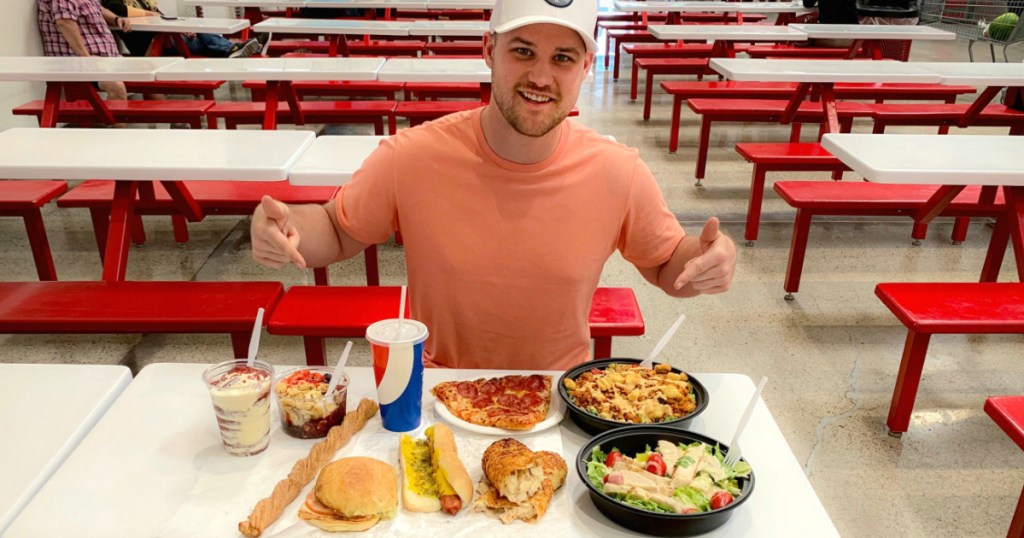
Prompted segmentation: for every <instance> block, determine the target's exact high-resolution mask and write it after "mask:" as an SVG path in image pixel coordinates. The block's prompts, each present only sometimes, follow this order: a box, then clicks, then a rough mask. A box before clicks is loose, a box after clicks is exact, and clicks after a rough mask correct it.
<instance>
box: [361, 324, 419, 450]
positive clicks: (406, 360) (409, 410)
mask: <svg viewBox="0 0 1024 538" xmlns="http://www.w3.org/2000/svg"><path fill="white" fill-rule="evenodd" d="M427 336H429V332H428V331H427V326H426V325H424V324H422V323H420V322H418V321H416V320H413V319H406V320H399V319H385V320H382V321H378V322H377V323H374V324H373V325H370V326H369V327H367V329H366V339H367V340H368V341H369V342H370V352H371V353H372V354H373V377H374V380H375V381H376V382H377V401H378V403H380V417H381V420H382V421H383V422H384V429H386V430H389V431H393V432H407V431H409V430H414V429H416V428H417V427H419V425H420V418H421V417H422V414H423V410H422V406H423V343H424V342H426V340H427Z"/></svg>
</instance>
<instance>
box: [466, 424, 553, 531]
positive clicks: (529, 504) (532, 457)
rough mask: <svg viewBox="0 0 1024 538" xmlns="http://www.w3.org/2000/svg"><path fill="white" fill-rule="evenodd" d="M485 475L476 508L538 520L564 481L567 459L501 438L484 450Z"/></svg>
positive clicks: (512, 518)
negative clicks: (535, 450)
mask: <svg viewBox="0 0 1024 538" xmlns="http://www.w3.org/2000/svg"><path fill="white" fill-rule="evenodd" d="M482 464H483V469H484V479H483V480H481V481H480V484H479V485H478V486H477V493H478V494H479V496H478V497H477V500H476V503H475V504H474V509H475V510H476V511H478V512H486V513H488V514H490V515H493V516H496V517H498V518H499V519H500V520H501V521H502V523H511V522H512V521H515V520H517V519H520V520H523V521H526V522H528V523H533V522H536V521H537V520H538V519H540V517H541V516H543V515H544V513H545V512H547V509H548V506H549V505H550V504H551V498H552V497H553V496H554V494H555V491H556V490H558V488H560V487H562V484H564V483H565V476H566V473H567V471H568V469H567V467H566V465H565V460H564V459H562V457H561V456H559V455H558V454H555V453H554V452H544V451H542V452H534V451H532V450H530V449H529V448H528V447H527V446H526V445H524V444H522V443H520V442H519V441H516V440H515V439H502V440H500V441H496V442H494V443H492V444H491V446H489V447H487V450H485V451H484V458H483V462H482Z"/></svg>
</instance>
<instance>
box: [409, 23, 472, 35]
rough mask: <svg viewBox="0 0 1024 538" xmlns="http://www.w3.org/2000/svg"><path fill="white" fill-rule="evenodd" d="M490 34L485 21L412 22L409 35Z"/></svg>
mask: <svg viewBox="0 0 1024 538" xmlns="http://www.w3.org/2000/svg"><path fill="white" fill-rule="evenodd" d="M488 32H490V23H489V22H487V21H414V22H413V23H412V26H410V27H409V35H417V36H445V37H483V36H484V34H486V33H488Z"/></svg>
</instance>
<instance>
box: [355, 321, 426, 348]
mask: <svg viewBox="0 0 1024 538" xmlns="http://www.w3.org/2000/svg"><path fill="white" fill-rule="evenodd" d="M399 322H401V327H399ZM399 328H401V334H399ZM429 334H430V333H429V331H427V326H426V325H424V324H422V323H420V322H418V321H416V320H414V319H406V320H399V319H384V320H381V321H378V322H377V323H374V324H373V325H370V326H369V327H367V328H366V339H367V340H369V341H370V342H371V343H374V344H377V345H378V346H400V345H410V346H414V345H416V344H419V343H422V342H423V341H425V340H426V339H427V336H428V335H429Z"/></svg>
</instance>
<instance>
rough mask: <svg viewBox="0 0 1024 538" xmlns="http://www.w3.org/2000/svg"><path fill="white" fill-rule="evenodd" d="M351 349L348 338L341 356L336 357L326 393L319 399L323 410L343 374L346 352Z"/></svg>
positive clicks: (346, 360) (325, 408) (346, 358)
mask: <svg viewBox="0 0 1024 538" xmlns="http://www.w3.org/2000/svg"><path fill="white" fill-rule="evenodd" d="M350 351H352V341H351V340H349V341H348V343H347V344H345V351H342V352H341V358H340V359H338V365H337V366H335V367H334V373H333V374H331V382H330V383H329V384H328V385H327V393H326V394H324V398H323V400H320V401H321V403H322V404H323V406H324V410H325V411H326V410H327V399H328V398H333V397H334V389H335V388H337V387H338V383H340V382H341V376H343V375H345V374H344V370H345V363H347V362H348V354H349V352H350Z"/></svg>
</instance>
